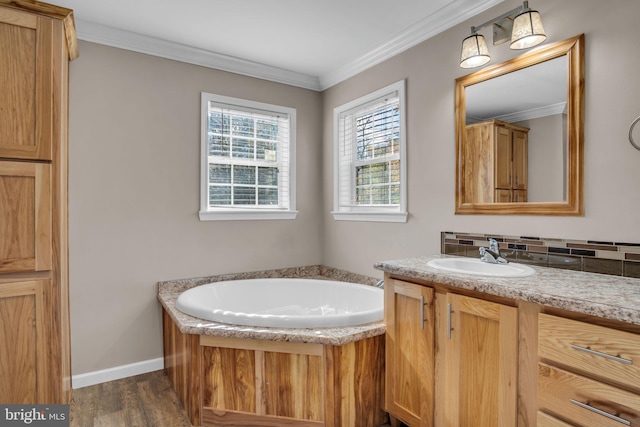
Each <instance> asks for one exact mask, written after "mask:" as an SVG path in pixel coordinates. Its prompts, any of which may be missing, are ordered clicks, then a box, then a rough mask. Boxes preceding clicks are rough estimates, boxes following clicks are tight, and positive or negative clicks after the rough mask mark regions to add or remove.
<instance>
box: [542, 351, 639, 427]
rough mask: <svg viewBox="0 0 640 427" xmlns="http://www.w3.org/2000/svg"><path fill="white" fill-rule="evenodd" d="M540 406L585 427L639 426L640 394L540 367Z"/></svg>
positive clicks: (547, 367)
mask: <svg viewBox="0 0 640 427" xmlns="http://www.w3.org/2000/svg"><path fill="white" fill-rule="evenodd" d="M538 405H539V408H540V409H541V410H543V411H545V412H548V413H551V414H556V415H560V416H561V417H562V418H563V419H567V420H570V422H571V423H576V424H578V425H580V426H585V427H620V426H624V425H627V426H636V427H637V426H640V395H638V394H635V393H631V392H628V391H625V390H621V389H619V388H616V387H613V386H610V385H607V384H603V383H600V382H598V381H595V380H592V379H589V378H585V377H582V376H579V375H576V374H573V373H571V372H568V371H564V370H562V369H559V368H556V367H553V366H550V365H547V364H544V363H539V364H538Z"/></svg>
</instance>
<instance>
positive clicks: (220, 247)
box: [70, 0, 640, 375]
mask: <svg viewBox="0 0 640 427" xmlns="http://www.w3.org/2000/svg"><path fill="white" fill-rule="evenodd" d="M520 4H521V2H519V1H515V0H513V1H512V0H508V1H505V2H504V3H503V4H501V5H500V6H497V7H495V8H493V9H492V10H490V11H487V12H486V13H483V14H482V15H479V16H477V17H476V18H474V19H473V20H471V21H470V22H467V23H464V24H461V25H458V26H456V27H454V28H452V29H450V30H448V31H446V32H445V33H443V34H440V35H438V36H436V37H434V38H432V39H430V40H427V41H425V42H424V43H422V44H420V45H418V46H416V47H413V48H411V49H409V50H407V51H406V52H404V53H402V54H400V55H398V56H396V57H394V58H392V59H390V60H388V61H386V62H384V63H382V64H380V65H377V66H375V67H373V68H372V69H370V70H367V71H365V72H363V73H361V74H359V75H358V76H355V77H353V78H351V79H349V80H347V81H345V82H343V83H341V84H338V85H336V86H334V87H332V88H330V89H328V90H327V91H325V92H324V93H323V94H319V93H315V92H312V91H308V90H304V89H298V88H293V87H288V86H285V85H280V84H275V83H269V82H265V81H261V80H256V79H251V78H246V77H242V76H237V75H233V74H229V73H224V72H220V71H215V70H210V69H205V68H201V67H197V66H193V65H188V64H183V63H178V62H174V61H170V60H166V59H160V58H155V57H151V56H147V55H142V54H138V53H132V52H127V51H123V50H118V49H114V48H108V47H104V46H100V45H96V44H92V43H86V42H81V43H80V55H81V56H80V58H79V59H77V60H76V61H74V62H73V63H72V64H71V111H70V145H71V156H70V157H71V158H70V245H71V249H70V257H71V326H72V361H73V373H74V374H76V375H77V374H82V373H87V372H93V371H97V370H101V369H106V368H111V367H116V366H120V365H125V364H129V363H134V362H140V361H145V360H149V359H155V358H158V357H161V356H162V339H161V326H160V309H159V304H158V302H157V300H156V297H155V295H156V285H155V284H156V282H157V281H159V280H168V279H174V278H183V277H194V276H200V275H210V274H220V273H231V272H241V271H251V270H260V269H270V268H279V267H286V266H300V265H308V264H317V263H324V264H326V265H329V266H332V267H337V268H343V269H346V270H349V271H352V272H355V273H361V274H367V275H371V276H376V277H381V276H382V274H381V273H380V272H378V271H377V270H375V269H373V267H372V265H373V263H374V262H375V261H377V260H382V259H392V258H399V257H407V256H419V255H423V254H429V253H437V252H439V250H440V246H439V245H440V241H439V238H440V235H439V233H440V231H443V230H451V231H470V232H471V231H473V232H488V233H498V234H516V235H539V236H543V237H566V238H576V239H596V240H613V241H616V240H617V241H621V240H624V241H634V242H640V227H638V212H640V190H639V189H638V185H639V183H640V152H638V151H637V150H635V149H634V148H633V147H632V146H631V145H630V144H629V143H628V140H627V132H628V129H629V125H630V123H631V122H632V121H633V119H635V117H637V116H638V115H640V96H639V95H640V79H638V77H637V75H638V70H640V55H639V54H638V50H637V46H636V44H637V40H638V39H640V27H638V26H637V22H636V20H637V19H636V17H637V16H639V15H640V2H638V1H637V0H614V1H612V2H602V1H601V0H563V1H555V0H536V1H535V3H532V4H531V5H532V6H534V7H535V8H538V9H539V10H540V11H541V12H542V14H543V19H544V24H545V28H546V30H547V34H548V35H549V41H550V42H553V41H558V40H562V39H565V38H568V37H571V36H574V35H577V34H580V33H585V34H586V46H587V47H586V82H587V84H586V117H585V171H586V172H585V216H584V217H580V218H575V217H558V218H556V217H526V216H460V215H458V216H456V215H454V213H453V212H454V185H455V176H454V168H455V158H454V157H455V153H454V151H455V149H454V93H453V91H454V79H455V78H457V77H459V76H462V75H464V74H466V73H467V71H465V70H462V69H460V68H459V67H458V61H459V58H458V55H459V50H460V43H461V40H462V38H463V37H465V36H466V35H467V34H468V32H469V27H470V26H471V25H477V24H478V23H481V22H484V21H485V20H487V19H489V18H491V17H493V16H496V15H499V14H501V13H503V12H504V11H505V10H508V9H510V8H514V7H516V6H518V5H520ZM490 49H491V52H492V55H493V57H494V58H493V62H494V63H497V62H500V61H502V60H505V59H508V58H510V57H513V56H516V55H517V53H516V52H514V51H510V50H509V49H508V48H507V47H506V46H499V47H495V48H494V47H491V48H490ZM403 78H406V79H407V102H408V109H407V112H408V150H407V151H408V159H409V161H408V180H409V182H408V207H409V213H410V215H409V219H408V222H407V223H406V224H385V223H366V222H344V221H339V222H336V221H334V220H333V218H332V216H331V214H330V211H331V209H332V203H333V195H332V188H333V167H332V158H333V152H332V147H333V142H332V140H331V136H332V126H333V123H332V111H333V108H334V107H335V106H337V105H340V104H342V103H345V102H347V101H350V100H352V99H354V98H357V97H359V96H361V95H363V94H366V93H368V92H370V91H373V90H376V89H378V88H380V87H383V86H385V85H388V84H390V83H393V82H395V81H398V80H400V79H403ZM200 91H209V92H212V93H218V94H222V95H228V96H235V97H240V98H248V99H254V100H257V101H262V102H269V103H275V104H282V105H286V106H290V107H295V108H297V109H298V145H297V162H298V164H297V170H298V174H297V175H298V180H297V189H298V191H297V195H298V210H299V211H300V214H299V215H298V218H297V219H296V220H295V221H257V222H256V221H238V222H200V221H199V220H198V217H197V211H198V208H199V147H200V140H199V129H200V128H199V106H200Z"/></svg>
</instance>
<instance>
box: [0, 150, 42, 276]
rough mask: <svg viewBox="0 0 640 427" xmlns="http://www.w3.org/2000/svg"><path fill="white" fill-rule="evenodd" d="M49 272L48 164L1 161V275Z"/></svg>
mask: <svg viewBox="0 0 640 427" xmlns="http://www.w3.org/2000/svg"><path fill="white" fill-rule="evenodd" d="M50 269H51V165H49V164H43V163H28V162H3V161H0V273H10V272H23V271H43V270H50Z"/></svg>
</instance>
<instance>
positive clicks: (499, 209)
mask: <svg viewBox="0 0 640 427" xmlns="http://www.w3.org/2000/svg"><path fill="white" fill-rule="evenodd" d="M583 129H584V35H580V36H576V37H573V38H571V39H568V40H565V41H562V42H557V43H553V44H548V45H544V46H541V47H538V48H536V49H535V50H532V51H530V52H528V53H526V54H524V55H522V56H519V57H517V58H514V59H512V60H509V61H506V62H504V63H502V64H497V65H494V66H490V67H486V68H484V69H482V70H480V71H476V72H475V73H472V74H469V75H467V76H464V77H460V78H459V79H457V80H456V214H508V215H512V214H523V215H583V212H584V208H583V206H584V204H583V175H584V174H583V139H584V131H583Z"/></svg>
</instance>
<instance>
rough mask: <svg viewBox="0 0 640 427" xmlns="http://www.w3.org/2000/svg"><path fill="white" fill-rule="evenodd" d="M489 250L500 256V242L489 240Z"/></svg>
mask: <svg viewBox="0 0 640 427" xmlns="http://www.w3.org/2000/svg"><path fill="white" fill-rule="evenodd" d="M489 250H492V251H493V252H495V253H497V254H500V246H499V245H498V241H497V240H496V239H494V238H489Z"/></svg>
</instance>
